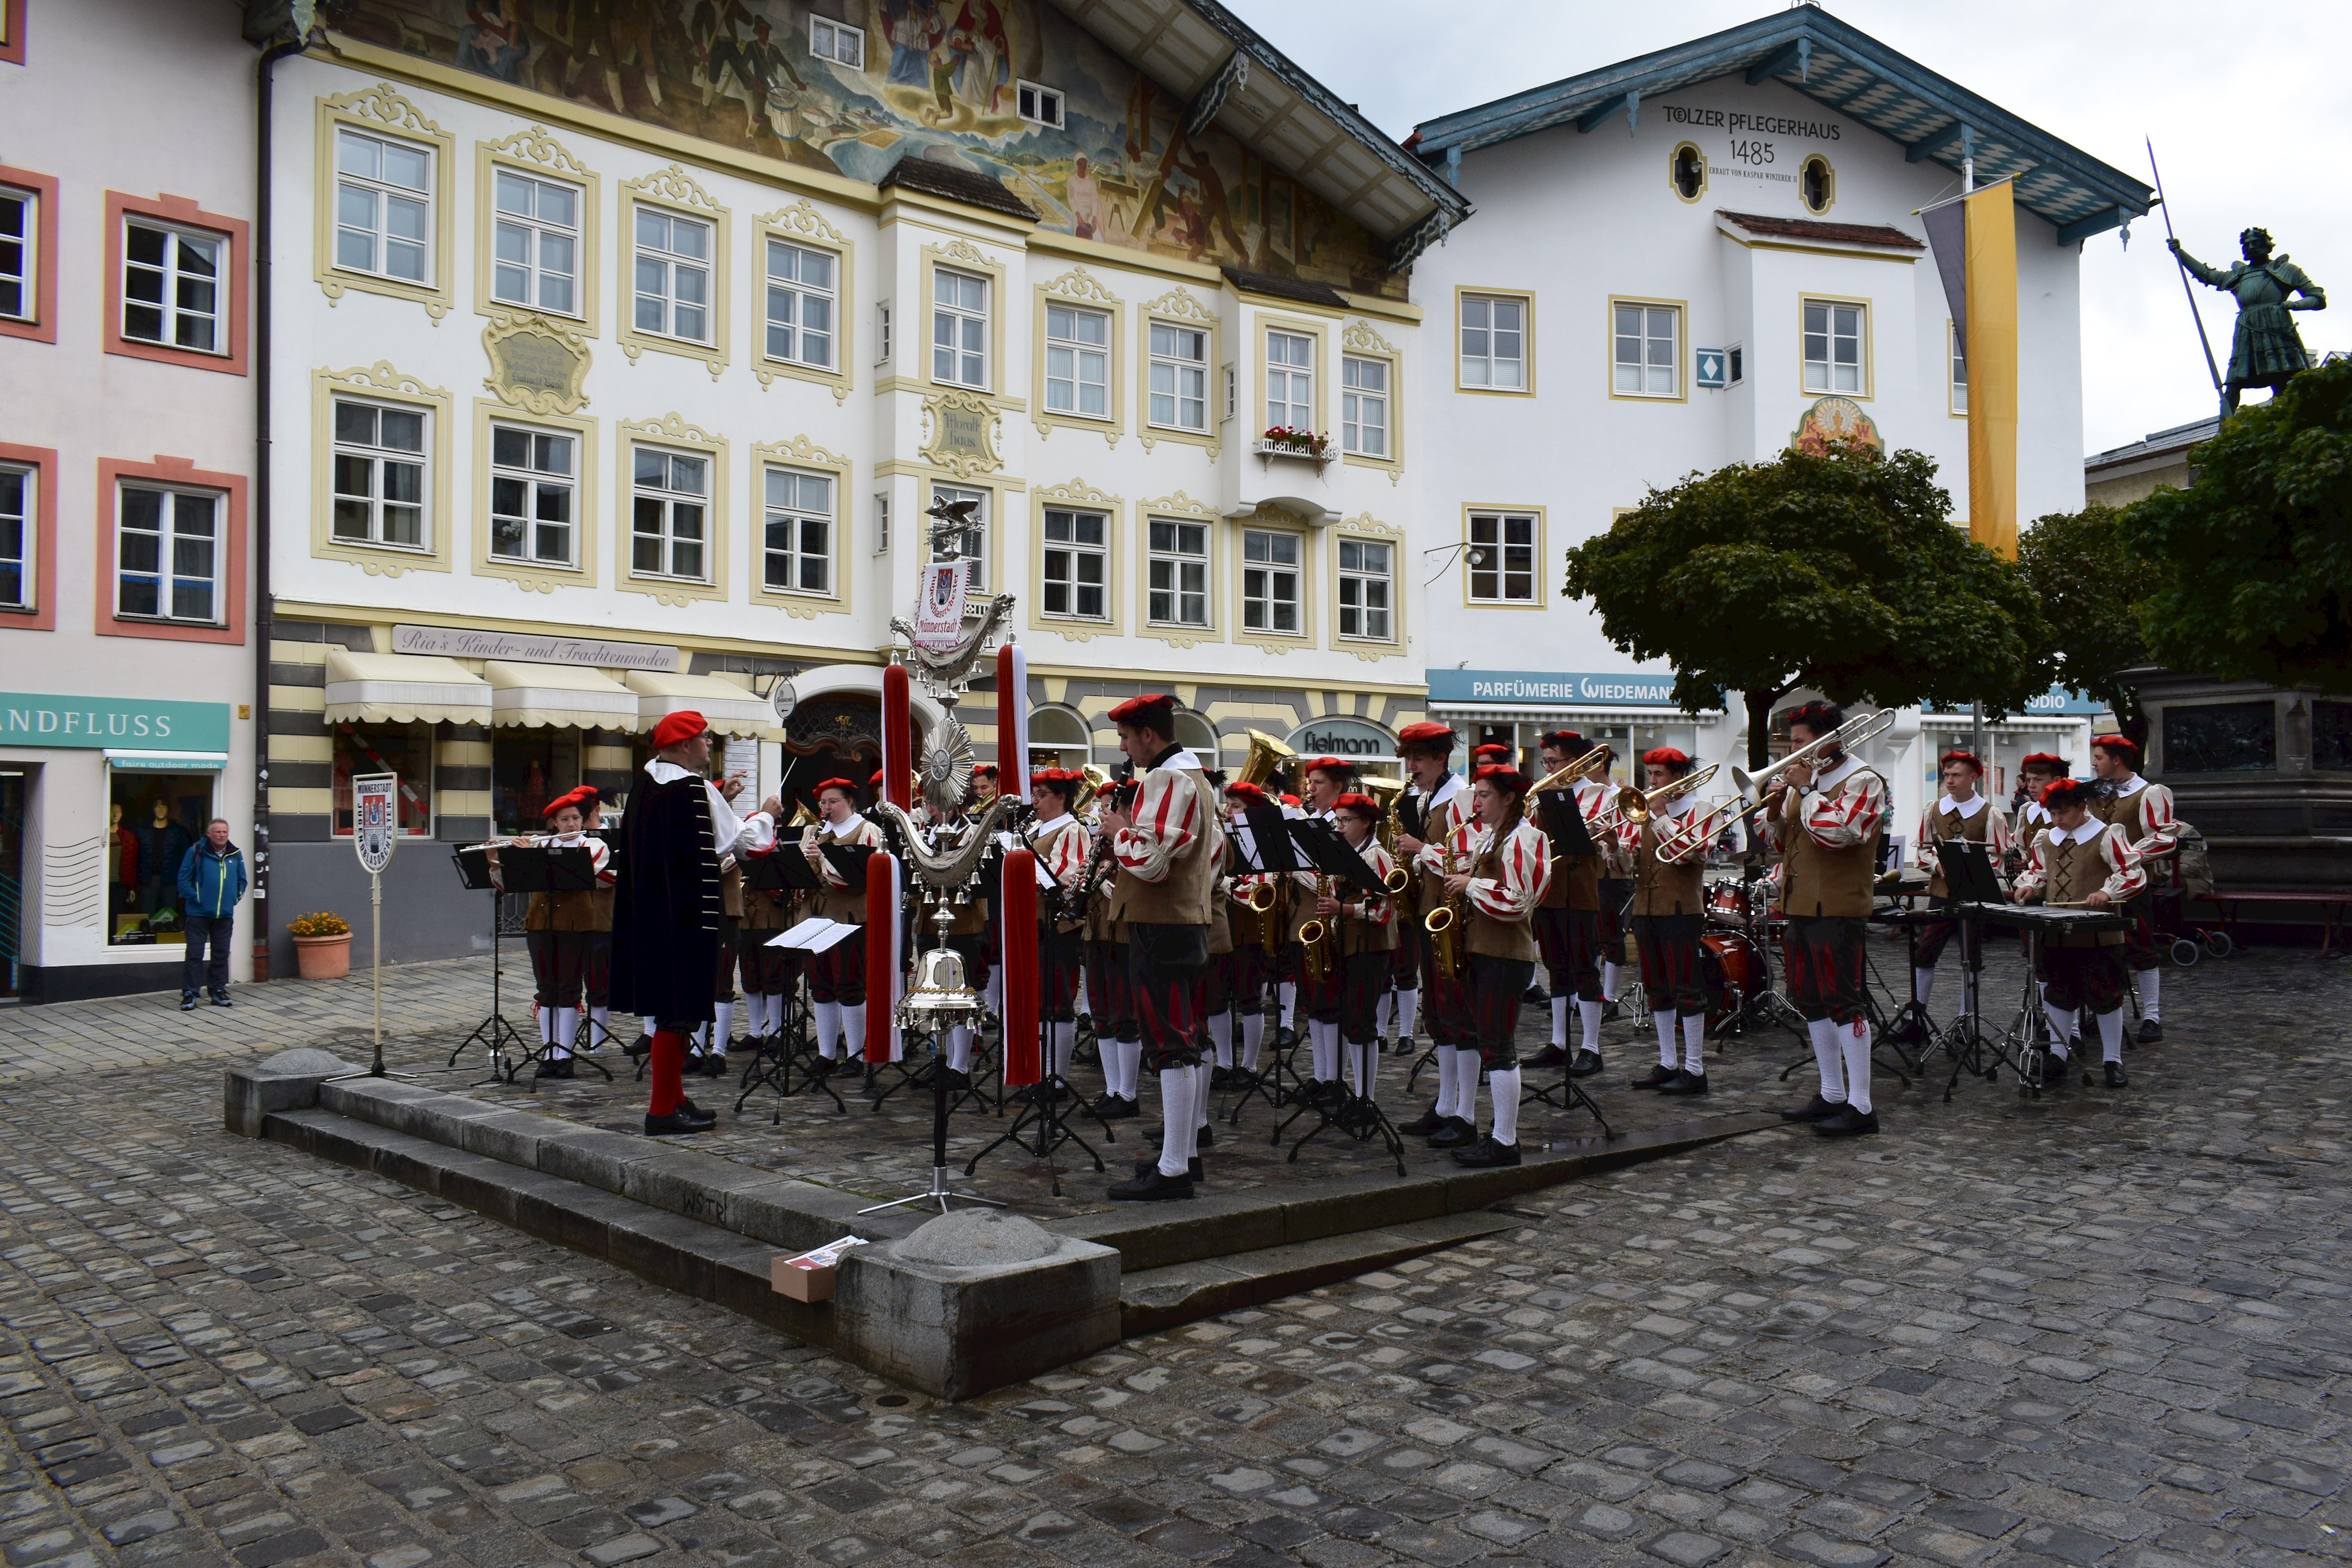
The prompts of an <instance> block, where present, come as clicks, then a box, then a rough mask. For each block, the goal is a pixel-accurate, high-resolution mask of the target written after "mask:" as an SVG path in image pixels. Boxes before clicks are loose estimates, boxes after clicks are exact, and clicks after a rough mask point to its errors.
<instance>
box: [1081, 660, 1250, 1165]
mask: <svg viewBox="0 0 2352 1568" xmlns="http://www.w3.org/2000/svg"><path fill="white" fill-rule="evenodd" d="M1175 709H1176V705H1175V699H1173V698H1172V697H1169V696H1165V695H1147V696H1139V697H1130V698H1129V700H1127V701H1126V702H1123V703H1121V704H1119V705H1118V706H1117V707H1115V708H1113V709H1112V710H1111V715H1110V716H1111V722H1112V723H1113V724H1115V725H1117V726H1118V744H1119V749H1120V750H1121V751H1124V752H1125V753H1126V754H1127V756H1128V759H1129V761H1131V762H1132V763H1133V764H1134V765H1135V768H1136V771H1137V773H1138V775H1139V777H1140V779H1141V784H1142V788H1141V789H1139V791H1138V793H1137V796H1136V800H1135V808H1134V810H1133V811H1132V812H1128V811H1121V810H1117V809H1116V808H1114V809H1113V810H1110V811H1108V813H1106V815H1105V818H1104V822H1105V826H1107V827H1108V829H1109V830H1110V832H1111V834H1112V840H1111V844H1112V849H1111V852H1112V858H1113V859H1114V861H1115V862H1117V864H1118V885H1117V888H1116V889H1115V892H1114V897H1115V899H1116V900H1117V903H1118V912H1119V914H1120V915H1123V916H1124V917H1125V918H1126V920H1127V924H1128V974H1129V977H1130V979H1131V980H1132V982H1133V984H1134V989H1135V1013H1136V1021H1137V1024H1138V1026H1139V1030H1140V1031H1141V1035H1142V1043H1143V1065H1144V1066H1145V1067H1148V1068H1149V1069H1150V1070H1151V1071H1153V1072H1155V1073H1156V1074H1157V1075H1158V1076H1159V1079H1160V1113H1161V1123H1160V1159H1159V1161H1158V1163H1157V1164H1156V1165H1147V1166H1145V1167H1144V1168H1143V1169H1141V1170H1140V1171H1139V1172H1138V1173H1137V1174H1136V1176H1135V1179H1134V1180H1132V1181H1123V1182H1118V1183H1116V1184H1115V1185H1113V1186H1112V1187H1111V1189H1110V1196H1111V1197H1113V1198H1118V1199H1124V1200H1136V1199H1143V1200H1156V1199H1166V1198H1185V1197H1192V1182H1193V1179H1194V1176H1195V1174H1196V1173H1197V1171H1198V1169H1199V1166H1198V1165H1197V1163H1196V1162H1197V1161H1198V1159H1199V1157H1200V1156H1199V1154H1198V1141H1197V1140H1198V1135H1199V1131H1200V1123H1201V1116H1202V1110H1203V1108H1204V1107H1205V1105H1206V1103H1207V1097H1208V1092H1209V1075H1208V1072H1207V1071H1206V1070H1205V1069H1203V1068H1202V1066H1201V1038H1200V1025H1201V1020H1200V1019H1199V1018H1198V1017H1197V1009H1198V1007H1199V1003H1200V1001H1201V993H1202V979H1203V977H1204V971H1206V969H1207V968H1208V964H1209V905H1210V901H1211V899H1212V898H1213V897H1214V896H1215V893H1216V884H1217V869H1218V860H1219V856H1220V852H1221V851H1222V850H1223V845H1224V836H1223V834H1222V833H1220V832H1218V831H1217V799H1216V795H1215V792H1214V791H1213V790H1212V789H1210V788H1209V781H1208V779H1206V778H1204V777H1202V772H1201V764H1200V762H1199V760H1198V759H1197V758H1194V757H1193V755H1192V753H1191V752H1190V751H1188V750H1186V749H1185V748H1184V747H1181V746H1179V745H1178V744H1177V743H1176V719H1175Z"/></svg>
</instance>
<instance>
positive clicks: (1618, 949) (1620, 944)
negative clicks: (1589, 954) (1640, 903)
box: [1601, 877, 1633, 964]
mask: <svg viewBox="0 0 2352 1568" xmlns="http://www.w3.org/2000/svg"><path fill="white" fill-rule="evenodd" d="M1632 897H1633V883H1630V882H1621V881H1618V880H1616V879H1614V878H1610V877H1603V878H1602V879H1601V962H1602V963H1604V964H1622V963H1623V962H1624V961H1625V902H1626V900H1628V899H1630V898H1632Z"/></svg>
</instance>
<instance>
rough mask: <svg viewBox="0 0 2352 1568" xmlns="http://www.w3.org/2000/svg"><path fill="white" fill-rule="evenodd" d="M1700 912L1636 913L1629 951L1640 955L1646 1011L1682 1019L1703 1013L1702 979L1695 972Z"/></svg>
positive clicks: (1702, 918) (1702, 921)
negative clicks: (1691, 913)
mask: <svg viewBox="0 0 2352 1568" xmlns="http://www.w3.org/2000/svg"><path fill="white" fill-rule="evenodd" d="M1705 928H1706V916H1705V915H1635V916H1633V950H1634V951H1635V952H1637V953H1639V954H1640V955H1641V956H1642V989H1643V990H1644V991H1646V992H1648V993H1649V998H1650V1010H1651V1011H1653V1012H1672V1013H1676V1014H1679V1015H1681V1016H1683V1017H1685V1018H1704V1017H1706V977H1705V976H1704V975H1703V974H1701V973H1700V971H1699V962H1698V939H1699V935H1700V933H1701V932H1702V931H1703V930H1705Z"/></svg>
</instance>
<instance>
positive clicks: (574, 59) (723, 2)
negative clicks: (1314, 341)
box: [320, 0, 1407, 298]
mask: <svg viewBox="0 0 2352 1568" xmlns="http://www.w3.org/2000/svg"><path fill="white" fill-rule="evenodd" d="M320 9H321V12H322V14H323V19H324V20H325V21H326V23H327V25H328V26H331V27H333V28H335V29H336V30H337V31H339V32H341V33H344V34H347V35H349V36H350V37H354V38H360V39H363V40H365V41H367V42H369V43H373V44H378V45H381V46H383V47H387V48H393V49H397V50H400V51H402V52H404V53H408V54H414V55H418V56H421V57H425V58H428V59H432V60H436V61H438V62H440V63H442V64H445V65H451V66H456V67H457V68H461V69H465V70H471V71H478V72H481V73H482V74H484V75H487V76H492V77H496V78H499V80H501V81H506V82H510V83H513V84H514V85H516V86H518V87H523V88H528V89H532V90H534V91H538V92H543V93H548V94H551V95H552V96H555V97H558V98H563V99H572V100H573V101H575V102H579V103H583V104H589V105H593V106H594V107H596V108H598V109H604V110H611V111H612V112H614V113H617V114H623V115H626V116H629V117H630V118H632V119H635V120H644V121H646V122H648V123H650V124H654V125H659V126H662V127H665V128H667V129H669V130H672V131H682V132H685V133H687V134H688V135H693V136H698V137H702V138H705V139H707V140H709V141H716V142H719V143H722V144H724V145H728V146H732V147H739V148H742V149H745V150H747V151H750V152H758V153H761V154H764V155H766V156H769V157H773V158H780V159H782V160H785V161H787V162H793V163H797V164H800V165H803V166H804V167H808V168H814V169H822V170H825V171H828V172H838V173H842V174H846V175H848V176H850V177H851V178H853V179H858V180H867V181H873V180H878V179H880V178H881V176H882V175H883V174H884V173H885V172H887V171H888V170H889V168H890V167H891V165H893V164H894V163H896V162H898V160H899V159H900V158H902V157H915V158H929V159H931V160H934V161H937V162H951V163H960V164H961V165H962V166H964V167H965V168H968V169H973V170H977V171H979V172H982V173H984V174H987V175H989V176H991V177H992V178H994V179H997V180H999V181H1001V182H1002V183H1003V185H1004V186H1005V188H1006V189H1008V190H1009V191H1011V192H1012V193H1013V194H1014V195H1015V196H1018V197H1019V198H1020V199H1021V200H1022V201H1024V202H1025V203H1026V204H1028V205H1029V206H1030V207H1031V208H1033V209H1034V210H1035V212H1036V213H1037V214H1038V219H1039V221H1040V222H1041V223H1042V224H1044V225H1045V226H1046V227H1049V228H1055V229H1059V230H1061V231H1062V232H1064V233H1066V234H1070V235H1077V236H1079V237H1081V238H1086V239H1093V240H1099V241H1102V242H1104V243H1106V244H1109V245H1116V246H1128V247H1130V248H1133V249H1137V250H1142V251H1148V252H1151V253H1153V254H1156V255H1161V256H1182V257H1185V258H1186V259H1188V260H1192V261H1200V262H1209V263H1212V264H1215V265H1219V266H1229V267H1243V268H1245V269H1247V270H1250V271H1254V272H1265V273H1272V274H1275V275H1276V276H1278V277H1294V278H1299V279H1304V280H1307V281H1312V282H1318V283H1326V284H1329V285H1331V286H1333V287H1339V288H1346V289H1349V290H1352V291H1354V292H1357V293H1361V294H1373V295H1386V296H1388V297H1390V298H1404V297H1405V295H1406V287H1407V285H1406V278H1405V277H1404V275H1402V274H1400V273H1392V272H1391V271H1390V270H1389V268H1388V266H1387V264H1386V262H1385V260H1384V259H1383V254H1382V253H1383V246H1382V245H1381V242H1380V240H1379V239H1377V238H1376V237H1374V236H1372V235H1368V234H1367V233H1366V232H1365V231H1364V230H1363V229H1362V228H1360V226H1358V225H1356V223H1355V222H1354V221H1353V220H1351V219H1349V217H1347V216H1346V215H1344V214H1341V213H1340V212H1339V210H1338V209H1336V208H1334V207H1333V206H1331V204H1329V203H1328V202H1326V201H1324V200H1323V199H1322V198H1321V197H1320V196H1318V195H1317V194H1316V193H1314V192H1312V191H1310V190H1308V189H1307V188H1306V187H1305V186H1303V185H1300V184H1299V183H1297V182H1296V181H1294V180H1291V179H1290V178H1288V177H1287V176H1286V175H1285V174H1283V173H1282V172H1280V171H1278V170H1276V169H1275V168H1273V167H1271V166H1270V165H1268V164H1267V163H1266V162H1265V161H1264V160H1263V159H1260V158H1258V157H1257V156H1255V154H1253V153H1252V152H1250V151H1249V150H1248V149H1247V148H1245V147H1244V145H1243V144H1242V143H1241V142H1240V141H1237V140H1236V139H1235V138H1234V137H1233V136H1231V135H1229V134H1227V133H1226V132H1225V131H1222V130H1220V129H1218V128H1216V127H1214V126H1211V127H1210V128H1208V129H1207V130H1206V131H1203V132H1202V133H1201V134H1200V135H1198V136H1186V135H1184V134H1183V133H1182V127H1181V117H1182V113H1183V105H1182V104H1181V103H1179V102H1178V101H1177V100H1176V99H1174V98H1173V97H1171V95H1170V94H1169V93H1168V92H1166V91H1165V90H1163V89H1161V88H1160V86H1159V85H1158V84H1157V83H1155V82H1153V81H1152V80H1151V79H1150V78H1148V77H1145V76H1144V75H1143V74H1142V73H1141V72H1139V71H1137V70H1136V69H1134V68H1132V67H1130V66H1129V65H1128V64H1127V62H1126V61H1124V60H1122V59H1120V58H1119V57H1118V56H1117V55H1116V54H1114V53H1113V52H1112V51H1111V50H1109V49H1108V48H1107V47H1104V46H1103V45H1102V44H1101V43H1100V42H1099V41H1098V40H1097V39H1096V38H1095V37H1093V36H1092V35H1090V34H1088V33H1087V31H1086V30H1085V29H1084V28H1082V27H1080V26H1077V25H1076V23H1074V22H1072V21H1071V20H1070V19H1069V18H1068V17H1066V16H1063V15H1062V14H1061V12H1059V11H1058V10H1055V8H1054V7H1053V6H1052V5H1050V4H1048V3H1047V0H844V4H843V5H841V7H840V11H839V15H838V17H837V19H838V20H842V21H845V22H847V23H848V24H849V25H850V26H856V27H860V28H863V29H864V31H865V35H866V44H865V58H864V60H863V62H862V64H861V65H859V66H850V65H846V64H844V63H842V62H840V61H838V60H835V59H828V58H824V57H818V56H817V55H815V54H814V53H813V51H812V49H811V47H810V28H809V12H808V9H807V8H806V6H805V5H793V4H790V3H788V0H328V3H327V4H325V5H322V6H321V7H320ZM1024 79H1025V80H1029V81H1033V82H1038V83H1042V84H1044V85H1045V86H1048V87H1052V88H1055V89H1058V90H1060V91H1061V92H1062V93H1063V95H1064V105H1065V107H1064V124H1063V125H1062V126H1061V127H1060V128H1058V129H1056V128H1049V127H1045V126H1042V125H1038V124H1034V123H1032V122H1031V121H1028V120H1023V119H1022V118H1021V117H1020V114H1019V112H1018V110H1017V101H1018V99H1017V86H1018V83H1019V82H1020V81H1021V80H1024Z"/></svg>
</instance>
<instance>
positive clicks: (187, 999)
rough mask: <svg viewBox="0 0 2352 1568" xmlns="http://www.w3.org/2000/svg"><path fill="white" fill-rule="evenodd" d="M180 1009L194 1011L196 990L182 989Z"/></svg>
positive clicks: (187, 1011) (185, 1011)
mask: <svg viewBox="0 0 2352 1568" xmlns="http://www.w3.org/2000/svg"><path fill="white" fill-rule="evenodd" d="M180 1010H181V1011H182V1012H184V1013H192V1012H194V1011H195V1010H196V993H195V992H194V991H182V992H181V993H180Z"/></svg>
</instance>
